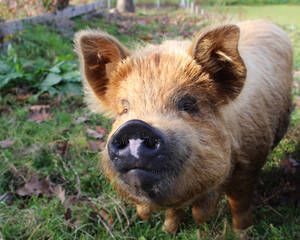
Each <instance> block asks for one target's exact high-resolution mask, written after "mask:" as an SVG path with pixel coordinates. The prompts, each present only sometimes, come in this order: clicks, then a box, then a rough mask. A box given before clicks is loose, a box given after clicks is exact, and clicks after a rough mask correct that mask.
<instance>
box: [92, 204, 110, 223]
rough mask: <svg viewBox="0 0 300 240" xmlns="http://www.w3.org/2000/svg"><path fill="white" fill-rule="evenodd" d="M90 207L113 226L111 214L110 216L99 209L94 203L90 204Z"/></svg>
mask: <svg viewBox="0 0 300 240" xmlns="http://www.w3.org/2000/svg"><path fill="white" fill-rule="evenodd" d="M90 205H91V207H92V208H93V209H94V210H95V211H96V212H97V213H98V214H99V215H100V216H101V217H102V218H103V219H104V220H105V221H106V222H107V223H108V224H109V225H112V224H113V222H114V220H113V217H112V215H111V214H108V213H107V212H106V211H104V210H102V209H99V208H97V207H96V205H94V204H93V203H90Z"/></svg>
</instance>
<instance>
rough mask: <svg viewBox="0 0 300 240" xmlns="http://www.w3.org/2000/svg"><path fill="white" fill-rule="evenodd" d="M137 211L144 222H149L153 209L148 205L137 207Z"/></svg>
mask: <svg viewBox="0 0 300 240" xmlns="http://www.w3.org/2000/svg"><path fill="white" fill-rule="evenodd" d="M136 211H137V214H138V215H139V217H140V218H141V219H143V220H148V219H149V218H150V217H151V215H152V209H151V207H150V206H148V205H136Z"/></svg>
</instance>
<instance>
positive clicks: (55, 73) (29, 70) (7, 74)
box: [0, 45, 81, 95]
mask: <svg viewBox="0 0 300 240" xmlns="http://www.w3.org/2000/svg"><path fill="white" fill-rule="evenodd" d="M72 59H73V57H72V56H70V55H67V56H58V57H57V58H56V60H55V61H54V63H53V64H52V65H51V64H49V63H48V62H47V61H46V60H44V59H42V58H38V59H36V60H35V61H30V60H26V59H24V58H20V57H19V56H18V54H17V52H16V50H15V49H14V48H13V47H12V46H11V45H9V47H8V50H7V54H6V56H5V57H0V74H1V75H0V91H2V92H5V91H7V90H9V89H11V88H12V87H20V88H22V87H25V86H26V87H29V88H30V90H31V91H32V92H35V93H36V94H37V95H39V94H41V93H44V92H49V93H50V95H55V94H58V93H60V94H66V93H68V94H70V93H71V94H81V84H80V82H81V80H80V75H79V71H78V66H77V63H76V61H74V60H72Z"/></svg>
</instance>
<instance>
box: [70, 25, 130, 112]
mask: <svg viewBox="0 0 300 240" xmlns="http://www.w3.org/2000/svg"><path fill="white" fill-rule="evenodd" d="M75 51H76V52H77V54H78V56H79V59H80V65H81V73H82V75H83V77H84V79H85V81H84V88H85V96H86V100H87V102H88V105H89V107H90V109H91V110H92V111H95V112H102V113H103V112H104V113H109V115H113V114H112V113H110V111H112V110H111V101H112V99H107V96H106V93H107V89H108V85H109V83H110V81H111V75H112V73H113V72H114V71H115V70H116V68H117V66H118V64H119V62H120V61H121V60H122V59H124V58H126V57H127V56H129V55H130V54H129V51H128V50H127V49H126V48H125V47H124V46H123V45H122V44H121V43H120V42H119V41H118V40H117V39H115V38H114V37H113V36H111V35H109V34H107V33H105V32H102V31H100V30H97V31H94V30H83V31H80V32H78V33H76V35H75Z"/></svg>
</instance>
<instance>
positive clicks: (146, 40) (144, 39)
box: [140, 37, 153, 42]
mask: <svg viewBox="0 0 300 240" xmlns="http://www.w3.org/2000/svg"><path fill="white" fill-rule="evenodd" d="M140 39H141V40H143V41H144V42H150V41H152V40H153V38H151V37H140Z"/></svg>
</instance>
